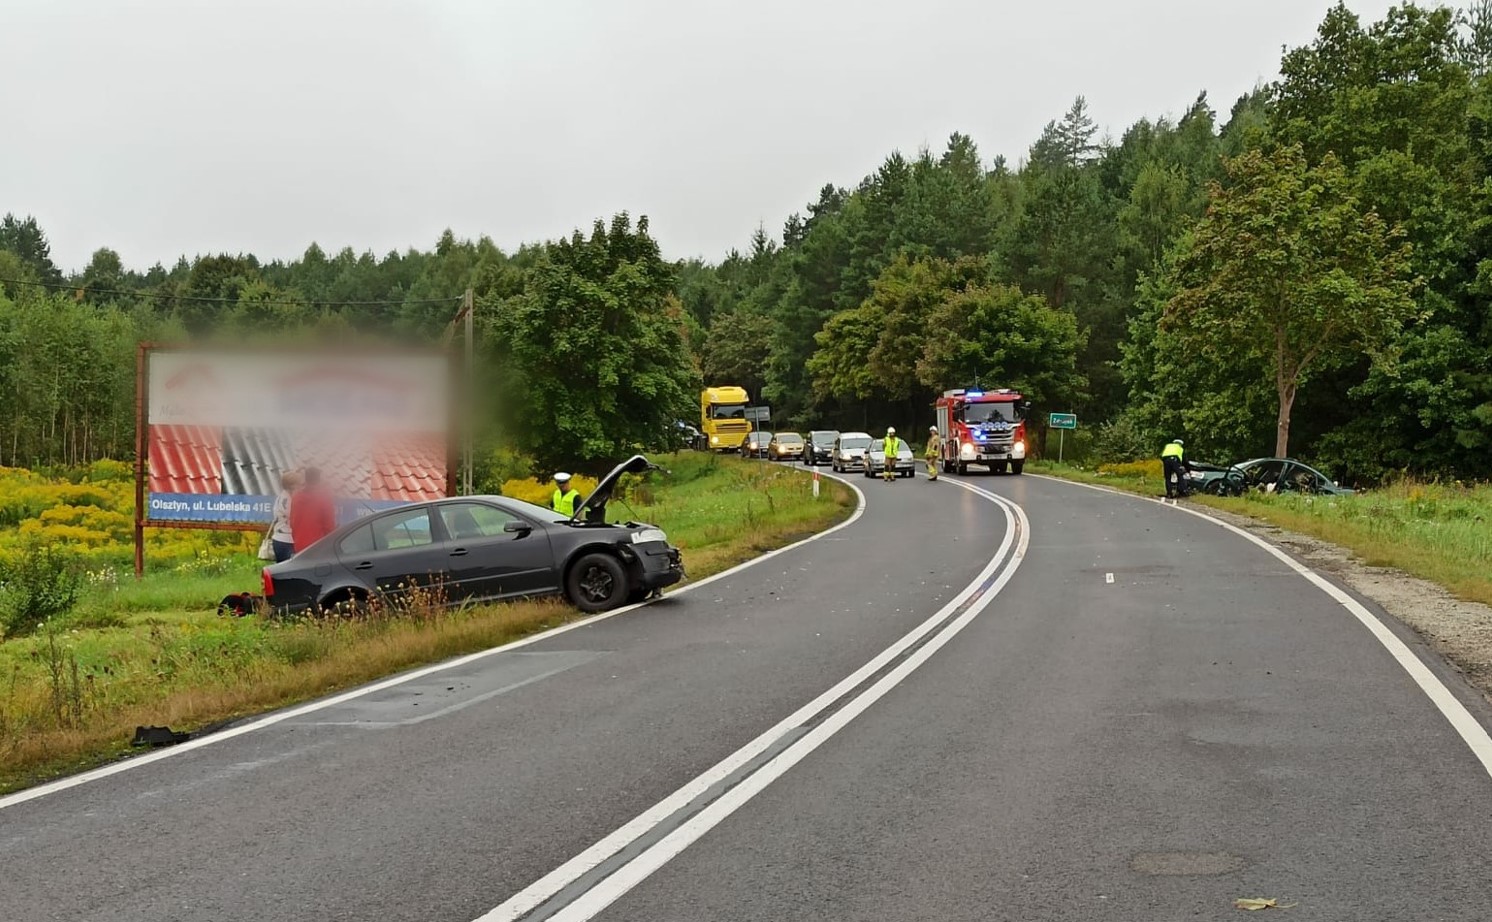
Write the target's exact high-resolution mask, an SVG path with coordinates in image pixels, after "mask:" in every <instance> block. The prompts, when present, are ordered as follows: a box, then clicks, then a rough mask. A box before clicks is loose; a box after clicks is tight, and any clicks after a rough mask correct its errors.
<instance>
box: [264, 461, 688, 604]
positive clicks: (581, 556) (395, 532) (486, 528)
mask: <svg viewBox="0 0 1492 922" xmlns="http://www.w3.org/2000/svg"><path fill="white" fill-rule="evenodd" d="M657 469H658V468H657V467H656V465H654V464H653V463H652V462H650V461H648V460H647V459H646V458H644V457H643V456H642V455H634V456H633V457H632V458H630V459H629V460H627V461H626V462H624V463H622V464H620V465H618V466H617V467H616V468H615V469H614V470H612V472H611V473H609V474H607V475H606V476H605V477H604V478H602V480H601V482H600V483H598V484H597V485H596V489H595V491H594V492H593V493H591V495H590V496H588V497H586V498H585V500H584V502H582V503H580V505H579V506H578V507H577V508H576V510H575V514H574V515H573V516H564V515H561V514H559V513H556V512H554V511H552V510H549V509H545V508H543V507H541V506H536V505H533V504H531V503H526V502H523V501H521V500H516V499H511V498H509V497H505V496H461V497H451V498H448V499H441V500H435V501H433V502H428V503H412V504H410V505H406V506H399V507H397V508H395V509H390V510H387V511H384V512H379V513H375V514H373V515H369V516H364V517H363V518H361V519H358V520H357V521H355V522H351V523H349V524H347V525H344V526H342V527H341V528H339V529H337V530H336V531H334V532H332V533H331V534H330V535H328V536H326V537H325V538H323V539H321V540H320V541H318V542H316V543H315V544H313V545H311V546H310V547H308V548H306V549H305V550H303V551H301V552H299V553H298V554H296V555H295V556H294V557H292V558H290V559H289V560H287V561H285V562H283V563H277V564H274V565H271V566H268V567H265V568H264V595H265V601H266V603H267V604H268V605H269V607H270V609H271V610H272V611H274V612H277V613H281V614H291V613H296V612H305V611H322V610H335V609H338V608H346V607H353V608H355V607H359V606H363V605H367V604H370V603H375V602H390V601H393V602H397V601H398V599H399V598H400V597H401V596H409V595H411V594H413V593H419V592H425V593H428V594H429V595H430V596H431V597H434V598H437V599H439V600H440V601H441V602H443V603H446V604H459V603H463V602H488V601H498V600H508V599H515V598H525V597H531V596H542V595H556V594H562V595H564V596H565V597H566V598H567V599H569V600H570V602H571V603H572V604H573V605H574V606H575V607H576V608H579V609H580V610H581V611H585V612H601V611H607V610H609V609H612V608H616V607H618V606H620V605H624V604H627V603H629V602H637V601H641V600H642V599H644V598H646V597H647V596H648V595H649V594H651V593H653V592H655V591H657V590H661V589H663V588H664V587H666V586H671V585H673V584H674V583H677V582H678V581H679V580H681V579H683V578H684V567H683V562H682V560H681V559H680V556H679V551H678V549H677V548H675V547H674V546H673V545H671V544H669V543H668V536H667V535H665V534H664V532H663V530H662V529H660V528H657V527H655V526H653V525H649V524H646V523H643V522H625V523H619V524H613V523H608V522H607V521H606V504H607V501H608V500H609V499H610V498H611V494H612V492H613V491H614V490H615V489H616V485H617V482H618V481H619V480H620V479H621V477H622V475H624V474H629V473H631V474H640V473H643V472H645V471H649V470H657Z"/></svg>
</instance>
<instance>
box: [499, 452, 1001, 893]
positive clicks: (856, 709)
mask: <svg viewBox="0 0 1492 922" xmlns="http://www.w3.org/2000/svg"><path fill="white" fill-rule="evenodd" d="M955 483H956V481H955ZM958 485H959V486H962V487H963V488H964V489H966V490H969V491H971V492H973V493H976V494H978V495H981V496H984V497H985V498H987V499H989V500H991V501H992V502H993V503H994V504H995V505H996V506H997V507H998V508H999V509H1000V510H1001V511H1002V512H1003V513H1004V514H1005V521H1006V530H1005V538H1004V540H1003V541H1001V543H1000V546H999V548H998V549H997V550H996V551H995V554H994V555H993V557H991V559H990V562H989V563H988V564H987V565H986V566H985V567H984V569H982V570H981V571H980V572H979V575H978V576H976V577H975V578H974V580H973V581H972V582H970V583H969V584H968V585H967V586H965V587H964V588H963V589H961V590H960V591H959V592H958V594H957V595H955V596H954V597H953V598H952V599H951V600H949V602H948V603H947V604H946V605H944V606H943V607H942V608H940V609H938V611H937V612H936V613H935V614H933V615H932V617H930V618H928V619H927V620H926V621H924V622H922V623H921V624H919V625H918V626H917V627H915V628H913V629H912V630H911V631H910V632H909V633H907V634H906V635H905V636H903V637H902V638H901V639H900V640H898V641H896V642H895V643H893V644H892V645H891V646H889V647H887V648H886V649H885V650H883V651H882V652H881V653H879V654H877V655H876V656H875V657H874V658H873V659H871V660H870V661H869V662H867V663H866V664H865V665H864V666H861V667H860V668H859V669H857V670H855V672H853V673H851V674H850V675H849V676H847V677H846V678H845V679H843V680H842V681H840V682H839V683H838V684H836V685H835V686H834V687H833V688H831V689H829V690H828V691H826V692H824V693H823V694H822V695H819V696H818V697H817V698H815V699H813V700H812V701H810V702H809V703H808V704H806V705H804V706H803V707H801V708H799V709H798V710H797V711H795V712H793V713H792V714H791V715H789V716H788V717H787V718H785V719H784V720H782V721H781V722H780V723H778V724H777V725H776V726H774V727H772V728H771V729H770V730H767V731H766V732H765V733H763V734H762V735H761V736H758V737H757V738H756V739H754V740H752V741H751V742H749V743H747V744H746V745H745V746H743V747H741V748H740V749H738V750H736V751H735V752H733V753H731V754H730V755H729V756H727V757H726V758H725V759H723V760H722V761H720V762H719V763H718V764H716V765H715V766H713V767H712V768H710V769H709V770H707V771H705V772H704V773H703V774H701V775H699V776H698V777H696V778H695V779H694V780H692V781H690V782H689V783H687V784H685V785H684V786H683V787H681V788H679V789H678V790H677V791H675V792H674V793H672V794H670V795H669V796H668V797H666V798H664V799H663V800H661V801H659V802H658V803H657V804H655V805H653V806H652V807H650V808H649V809H648V810H646V811H644V812H643V813H641V814H639V815H638V816H637V817H636V818H634V819H633V820H631V821H630V822H628V823H627V824H626V825H624V826H622V827H621V828H619V829H617V830H616V831H615V832H613V833H611V834H610V835H608V836H606V837H605V838H604V839H602V840H600V841H599V842H597V843H596V844H595V845H592V846H591V847H590V848H587V849H586V850H585V851H583V852H581V853H580V854H578V855H576V856H575V857H574V858H571V859H570V860H569V861H567V862H565V863H564V864H562V865H560V866H559V867H557V868H555V869H554V870H553V871H551V872H549V873H548V874H546V875H544V876H543V877H541V878H539V879H538V880H537V881H535V882H534V883H532V884H530V885H529V886H527V887H525V888H524V889H523V890H520V891H519V892H518V893H516V894H514V895H513V896H512V897H510V898H508V899H507V900H506V901H504V902H503V903H502V904H501V905H499V906H497V907H496V908H494V909H492V910H491V911H489V912H487V913H485V914H483V915H482V916H480V917H478V918H477V920H476V922H516V920H518V919H521V918H522V917H523V916H525V915H527V914H528V913H530V912H532V911H533V910H534V909H537V908H538V907H539V906H541V905H543V904H544V903H545V902H547V901H548V900H550V899H552V898H553V897H554V896H555V895H556V894H558V893H559V892H560V891H561V890H563V889H564V888H565V887H567V886H569V885H570V884H572V883H574V882H575V881H577V880H579V879H580V878H581V877H582V876H584V875H585V874H586V873H588V872H589V871H591V870H592V869H593V868H595V867H597V866H598V865H600V864H601V863H602V862H604V861H606V860H608V859H609V858H611V857H612V856H613V855H615V854H616V853H617V852H619V851H621V850H622V849H623V848H625V847H627V846H628V845H630V844H631V843H633V842H635V841H636V840H637V839H639V838H641V837H642V836H644V835H646V834H647V833H648V832H649V831H651V830H652V829H654V828H655V827H656V826H658V825H659V824H660V823H662V822H663V821H665V820H666V819H668V818H669V817H670V816H672V815H674V814H675V813H677V812H678V811H679V810H680V809H682V808H683V807H685V806H687V805H688V804H689V803H690V802H692V801H693V800H694V799H695V798H697V797H699V796H700V795H701V794H703V793H705V792H706V791H707V790H709V789H710V788H711V787H712V786H714V785H716V784H718V783H720V782H721V781H723V780H725V779H726V778H728V777H730V776H731V775H732V774H734V773H735V772H736V771H738V770H739V769H740V768H741V767H742V766H744V765H746V764H747V763H749V762H750V761H751V760H752V759H754V758H756V757H757V756H759V755H760V754H761V753H763V752H764V751H766V750H767V749H768V748H770V747H771V746H772V745H773V744H775V743H776V742H777V741H778V740H780V739H781V738H782V737H783V736H784V735H785V734H787V733H788V732H790V731H792V730H794V729H796V728H798V727H799V726H801V725H802V724H803V723H804V722H805V721H807V720H810V719H812V718H813V717H814V716H815V715H817V714H818V713H820V712H821V711H823V710H825V709H827V708H828V707H830V706H831V705H833V704H834V703H835V702H836V701H838V700H839V699H840V698H842V697H843V696H844V695H845V694H847V693H848V692H850V691H851V690H853V689H854V688H855V687H857V686H858V685H860V684H861V683H862V682H864V681H865V680H866V679H868V678H869V677H870V676H872V675H874V674H875V673H876V672H878V671H880V670H881V669H882V668H884V667H885V666H886V665H887V664H888V663H890V662H891V661H892V660H894V659H895V658H896V657H897V656H899V655H901V653H902V652H903V651H905V650H906V649H907V648H908V647H910V646H912V645H913V644H915V643H917V642H918V641H919V640H921V639H922V638H923V637H924V636H926V635H927V634H928V633H929V632H931V631H932V630H933V629H934V628H935V627H937V626H938V624H940V623H941V622H942V621H943V620H944V619H946V618H947V617H948V616H949V614H951V613H952V612H954V611H955V610H957V608H958V607H959V606H961V605H963V604H964V603H965V601H967V600H968V598H969V597H970V596H972V595H973V594H974V593H975V592H976V591H978V589H979V587H980V586H981V585H983V584H984V583H985V582H986V581H987V580H989V579H990V578H991V577H992V576H994V575H995V572H996V571H997V570H999V569H1000V568H1001V566H1004V568H1005V569H1004V571H1003V572H1001V573H1000V575H999V576H998V578H997V579H996V580H995V582H994V583H993V584H992V585H991V586H990V588H989V590H988V592H987V594H986V595H985V597H984V598H983V599H982V600H981V601H980V602H979V603H977V604H976V605H974V606H972V607H971V608H970V609H969V610H968V611H966V612H964V613H963V614H962V615H960V616H959V617H958V618H957V619H956V620H955V621H953V622H952V623H950V624H948V625H946V626H945V627H944V628H943V630H942V631H940V632H939V633H938V634H937V635H936V636H934V637H933V638H932V639H931V640H929V641H928V642H927V643H926V644H925V645H924V646H923V647H922V648H920V649H919V650H917V651H916V652H914V653H913V654H912V655H911V656H909V657H907V659H906V660H905V661H904V662H902V663H901V664H899V665H898V666H897V667H896V668H895V669H893V670H892V671H891V672H889V673H887V674H886V675H885V676H883V677H882V678H881V679H880V680H879V681H877V682H876V683H875V684H874V685H872V686H871V687H869V688H868V689H866V690H864V691H862V692H861V693H860V694H859V695H857V696H855V697H854V698H853V699H851V700H850V701H849V702H848V703H847V704H845V705H844V706H843V707H842V708H841V709H840V710H838V711H836V712H835V713H834V714H832V715H830V717H829V718H828V719H826V720H825V721H824V722H823V723H822V724H820V725H818V726H817V727H815V728H814V729H813V730H812V731H810V732H809V733H807V734H806V735H804V737H803V738H802V739H800V740H798V741H797V742H795V743H793V744H792V745H791V746H789V747H788V748H787V749H785V750H783V751H782V752H781V753H779V754H778V755H777V756H775V757H774V758H773V759H771V760H770V761H768V762H767V763H765V764H764V765H762V766H761V767H760V768H758V769H757V770H756V771H755V772H753V773H752V774H751V775H749V776H747V777H746V778H745V779H743V780H742V781H741V782H740V783H738V784H737V785H736V786H735V787H733V788H731V789H730V791H728V792H727V793H725V794H724V795H722V796H721V797H720V798H719V799H717V800H716V801H714V802H713V803H711V804H710V805H709V806H708V807H706V808H705V809H703V810H701V811H700V812H699V813H698V814H696V815H695V816H693V817H691V818H690V819H689V820H688V821H687V822H685V823H683V824H681V825H680V826H679V827H678V828H677V829H675V830H673V831H672V832H670V833H669V834H668V835H666V836H664V837H663V838H662V839H660V840H659V841H657V842H655V843H654V844H653V845H651V846H649V847H648V848H647V849H645V850H644V851H642V852H640V853H639V854H638V855H636V856H635V857H633V858H632V859H631V860H629V861H628V862H627V863H626V864H624V865H623V866H622V867H620V868H618V869H617V870H616V871H615V872H613V873H612V874H611V875H609V876H608V877H606V878H605V879H603V880H602V881H600V882H599V883H598V884H597V885H596V886H594V887H592V888H591V889H590V890H587V891H586V892H585V893H583V894H581V895H580V896H579V897H578V898H577V899H576V900H575V901H574V902H572V903H570V904H569V905H567V906H565V907H564V908H562V909H561V910H560V911H559V912H557V913H555V914H554V915H553V916H551V917H550V918H551V919H552V920H555V922H559V920H582V919H590V918H591V917H592V916H594V915H595V914H597V913H599V912H601V911H602V910H603V909H605V908H606V907H607V906H609V905H611V903H613V902H615V901H616V900H617V899H618V898H620V897H621V896H622V895H623V894H624V893H626V892H627V891H628V890H630V889H632V888H633V887H635V886H636V885H637V884H638V883H640V882H641V881H642V880H644V879H645V878H647V877H648V876H649V875H650V874H652V873H653V872H654V871H656V870H657V869H658V868H660V867H662V866H663V865H664V864H666V863H668V861H669V860H670V859H672V858H673V857H674V856H675V855H677V854H678V853H679V852H681V851H683V850H684V849H685V848H687V847H688V846H689V845H690V844H691V843H693V842H694V841H696V840H697V839H699V838H700V837H701V836H703V835H704V834H705V833H706V832H708V831H709V830H710V829H711V828H712V827H713V826H715V825H716V824H718V823H719V822H721V821H722V820H724V819H725V818H726V817H727V816H729V815H730V814H731V813H733V812H735V810H736V809H738V808H739V807H740V806H741V805H742V804H745V803H746V802H747V801H749V800H750V799H751V798H752V797H754V796H756V794H758V793H760V792H761V791H762V790H764V789H765V788H766V787H767V786H768V785H770V784H771V783H772V782H773V781H775V780H776V779H777V778H779V777H780V776H781V775H782V774H783V773H784V772H786V771H787V770H788V769H789V768H791V767H792V766H793V765H795V764H797V763H798V762H800V761H801V760H802V759H803V758H804V757H805V756H807V755H808V754H809V753H810V752H812V751H813V750H814V749H816V748H818V747H819V746H820V745H822V744H823V743H824V741H826V740H828V739H829V738H830V737H832V736H833V735H834V734H835V733H837V732H838V731H839V730H840V729H841V728H843V727H844V726H845V725H846V724H848V723H849V722H850V721H851V720H853V719H854V718H855V717H856V716H857V715H859V714H861V713H863V712H864V711H865V710H866V709H867V708H869V707H870V706H871V705H872V704H874V703H875V702H876V701H877V700H878V699H880V698H881V697H882V696H884V695H885V694H886V693H887V692H888V691H890V690H891V689H892V688H893V687H895V686H896V685H897V684H898V683H900V682H901V681H902V680H903V679H905V678H906V677H907V676H908V675H909V674H911V673H912V672H913V671H914V670H916V669H917V667H918V666H920V665H921V664H922V663H923V662H925V661H926V660H927V659H928V657H930V656H932V654H933V653H935V652H937V650H938V649H939V648H940V647H942V646H943V645H944V644H946V643H947V642H948V641H949V640H951V639H952V638H953V636H954V635H956V634H957V633H958V632H959V631H961V630H963V628H964V627H965V626H966V625H968V624H969V622H971V621H972V620H974V618H975V617H977V616H978V615H979V613H980V612H982V611H983V610H984V609H985V608H986V607H988V606H989V604H990V603H991V602H993V601H994V599H995V597H996V596H998V595H999V593H1000V590H1002V589H1003V588H1004V587H1005V584H1006V583H1007V582H1008V581H1009V580H1010V577H1011V576H1012V575H1013V574H1014V573H1015V571H1016V569H1017V568H1018V567H1019V566H1020V564H1021V561H1022V560H1023V559H1024V558H1025V554H1026V548H1027V546H1028V544H1029V543H1030V524H1029V522H1028V520H1027V519H1026V515H1025V512H1024V511H1023V510H1022V509H1021V508H1020V506H1018V505H1016V504H1015V503H1013V502H1010V501H1009V500H1006V499H1004V498H1003V497H1000V496H997V495H995V494H993V493H989V492H986V491H984V490H982V489H980V488H978V487H975V486H972V485H970V484H958ZM1012 511H1013V512H1014V516H1012ZM1017 521H1018V522H1019V525H1017ZM1017 532H1018V533H1019V535H1020V538H1019V544H1018V545H1017V546H1016V547H1015V548H1014V551H1013V553H1012V552H1011V545H1012V542H1014V541H1015V539H1016V534H1017ZM1007 555H1008V556H1007Z"/></svg>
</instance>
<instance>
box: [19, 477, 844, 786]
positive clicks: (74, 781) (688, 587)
mask: <svg viewBox="0 0 1492 922" xmlns="http://www.w3.org/2000/svg"><path fill="white" fill-rule="evenodd" d="M834 479H835V480H839V481H841V482H842V483H844V485H845V486H847V487H849V488H850V489H851V490H853V491H854V492H855V497H856V500H857V503H856V506H855V511H854V512H852V513H851V514H850V517H849V518H847V519H845V520H844V521H843V522H840V523H839V524H838V525H835V526H833V527H831V528H826V529H825V530H823V531H821V532H818V533H817V534H813V535H809V536H808V537H807V538H804V539H803V540H801V541H795V542H793V543H792V544H789V545H787V546H786V547H780V548H778V549H777V550H775V551H768V552H767V553H765V554H762V555H761V556H760V557H753V558H752V559H750V560H748V561H746V562H744V563H739V564H736V565H735V566H734V567H731V568H730V569H728V570H722V571H721V572H719V573H716V574H715V575H713V576H707V577H705V578H704V579H702V580H699V581H698V582H691V583H685V584H684V585H683V586H680V587H679V588H678V589H675V590H674V591H672V592H670V593H667V596H665V597H672V596H677V595H683V594H684V593H686V592H691V591H693V590H695V589H698V588H700V587H701V586H708V585H709V584H710V583H713V582H715V581H716V580H722V579H726V578H728V577H731V576H734V575H735V574H737V573H739V572H741V571H742V570H745V569H746V568H748V567H754V566H756V565H757V564H759V563H763V562H765V561H768V560H771V559H772V558H773V557H776V556H778V555H779V554H786V553H787V552H788V551H792V550H796V549H797V548H800V547H802V546H803V545H805V544H808V543H809V542H812V541H817V540H819V539H820V538H827V537H828V536H829V535H832V534H834V533H835V532H837V531H840V530H841V529H845V528H849V527H850V526H851V525H853V524H855V523H856V522H857V521H859V520H860V517H861V516H863V515H864V514H865V494H864V493H863V492H861V490H860V488H859V487H857V486H855V485H854V484H853V483H850V482H849V481H848V480H844V479H843V478H839V477H835V478H834ZM651 604H653V603H652V602H639V603H637V604H635V605H626V606H623V607H621V608H617V609H613V610H612V611H609V612H603V613H602V614H599V615H592V616H591V617H589V618H582V619H581V620H579V621H572V622H570V623H569V624H564V625H561V626H559V627H557V628H551V629H550V630H547V631H544V632H543V633H541V634H534V635H532V636H530V637H525V638H523V639H521V640H515V641H513V642H512V643H506V644H503V645H502V646H500V647H490V648H488V649H486V650H478V651H477V652H475V653H467V654H465V655H463V656H458V657H456V658H455V659H449V660H445V661H443V662H439V663H432V664H430V665H429V666H421V667H420V668H418V669H414V670H411V671H409V672H404V673H400V674H399V675H396V676H391V677H389V678H387V679H381V680H379V681H377V682H373V683H372V684H369V685H360V686H358V687H357V688H354V689H351V690H349V691H345V692H342V693H340V694H337V695H333V696H332V697H330V698H322V699H319V700H316V701H311V702H308V703H306V704H302V705H297V706H294V707H291V708H288V709H286V710H283V711H276V712H274V713H271V714H267V715H265V716H263V717H259V718H256V719H254V720H251V721H249V722H248V723H244V724H240V725H239V726H236V727H233V728H231V729H228V730H221V731H219V732H217V733H209V734H208V735H207V736H203V737H199V738H197V739H194V740H189V741H187V742H185V743H182V744H180V745H177V746H172V747H170V748H169V749H159V750H156V751H155V752H152V753H148V754H145V755H139V756H131V757H130V758H127V759H124V760H121V761H119V762H113V763H110V764H108V765H103V766H100V767H98V768H94V769H90V770H89V771H86V772H81V773H79V774H76V775H69V776H68V777H66V778H59V779H57V780H56V781H49V782H47V783H46V784H39V785H37V786H36V787H33V788H27V789H26V790H24V791H17V792H16V793H14V794H9V795H6V796H4V797H0V810H4V809H5V808H6V807H15V806H18V805H20V804H23V803H26V802H27V801H31V800H36V799H37V798H40V797H46V796H48V795H50V794H57V793H60V792H62V791H65V790H67V789H69V788H75V787H78V786H80V785H84V784H88V783H89V782H92V781H99V780H101V779H103V778H108V777H110V776H111V775H118V774H120V773H122V772H127V771H130V770H132V769H136V768H143V767H145V766H146V765H150V764H151V763H154V762H159V761H161V760H162V759H169V758H171V757H172V756H179V755H184V754H186V753H188V752H194V751H196V750H198V749H201V748H203V747H205V746H211V745H213V744H214V743H221V742H224V741H226V740H231V739H233V738H234V737H238V736H243V735H245V734H248V733H253V732H254V731H256V730H263V729H265V728H266V727H271V726H274V725H275V724H277V723H281V722H282V721H286V720H292V719H294V718H296V717H302V716H304V715H306V714H310V713H313V712H315V711H320V710H323V709H325V708H329V707H335V706H336V705H339V704H343V703H345V702H348V701H352V700H353V699H356V698H361V697H362V696H364V695H371V694H373V693H374V692H380V691H383V690H385V689H389V688H394V687H395V686H398V685H401V684H403V683H405V682H412V681H414V680H415V679H422V678H424V677H425V676H428V675H433V674H435V673H438V672H443V671H445V670H447V669H455V668H457V667H460V666H465V665H467V664H468V663H474V662H476V661H477V660H480V659H483V658H484V657H488V656H493V655H494V654H498V653H508V652H511V651H513V650H517V649H519V648H520V647H526V646H529V645H530V644H536V643H540V642H542V641H545V640H549V639H550V638H553V637H558V636H559V635H560V634H564V633H566V632H568V631H573V630H577V629H579V628H583V627H588V626H590V625H592V624H596V623H597V622H600V621H605V620H607V619H609V618H615V617H616V616H617V615H623V614H626V613H627V612H629V611H633V610H635V609H638V608H642V607H643V606H645V605H651Z"/></svg>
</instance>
